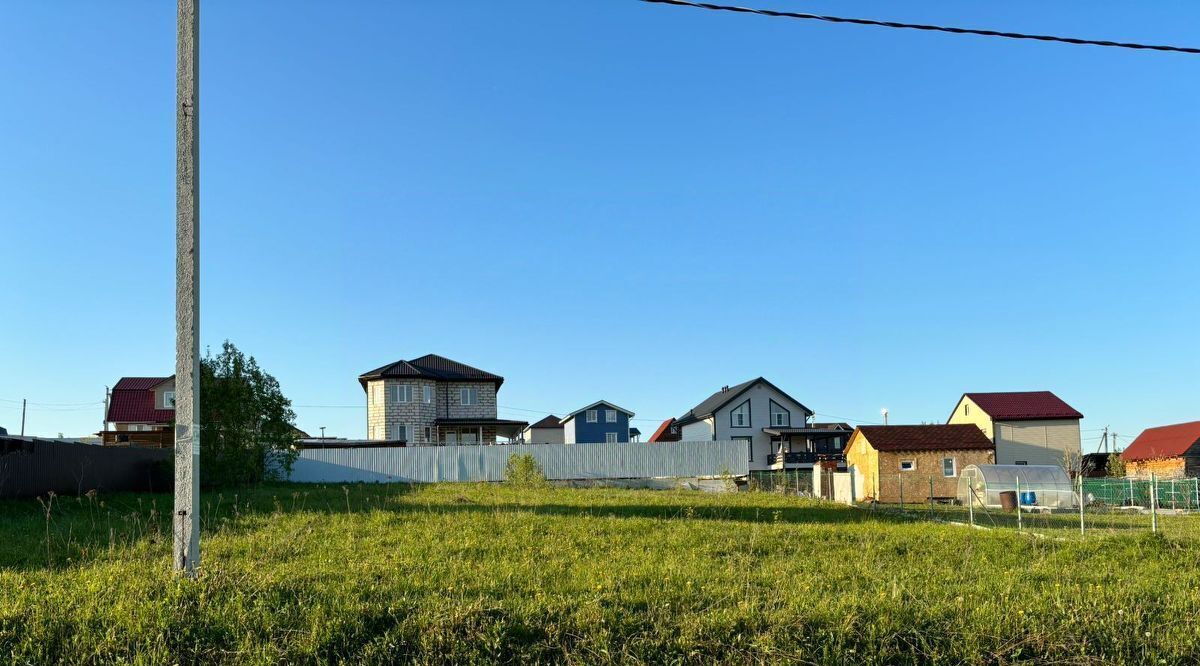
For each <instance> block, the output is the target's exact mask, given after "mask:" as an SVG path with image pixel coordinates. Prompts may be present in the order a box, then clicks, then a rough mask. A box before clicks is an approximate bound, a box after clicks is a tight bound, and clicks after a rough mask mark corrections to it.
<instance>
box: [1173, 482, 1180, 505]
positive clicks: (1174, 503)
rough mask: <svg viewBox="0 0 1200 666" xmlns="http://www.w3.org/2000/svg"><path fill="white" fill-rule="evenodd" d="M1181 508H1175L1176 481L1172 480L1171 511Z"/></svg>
mask: <svg viewBox="0 0 1200 666" xmlns="http://www.w3.org/2000/svg"><path fill="white" fill-rule="evenodd" d="M1177 508H1179V507H1177V506H1175V479H1171V510H1175V509H1177Z"/></svg>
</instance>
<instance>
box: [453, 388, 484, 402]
mask: <svg viewBox="0 0 1200 666" xmlns="http://www.w3.org/2000/svg"><path fill="white" fill-rule="evenodd" d="M458 402H459V404H460V405H462V406H463V407H474V406H476V405H478V404H479V389H477V388H475V387H474V386H463V387H461V388H460V389H458Z"/></svg>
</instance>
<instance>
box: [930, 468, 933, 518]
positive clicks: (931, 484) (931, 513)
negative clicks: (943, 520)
mask: <svg viewBox="0 0 1200 666" xmlns="http://www.w3.org/2000/svg"><path fill="white" fill-rule="evenodd" d="M929 517H930V518H933V477H932V476H931V477H929Z"/></svg>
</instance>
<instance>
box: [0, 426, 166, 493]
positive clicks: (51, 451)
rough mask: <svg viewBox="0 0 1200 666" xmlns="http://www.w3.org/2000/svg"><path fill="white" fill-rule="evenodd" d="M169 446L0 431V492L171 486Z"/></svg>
mask: <svg viewBox="0 0 1200 666" xmlns="http://www.w3.org/2000/svg"><path fill="white" fill-rule="evenodd" d="M170 457H171V451H170V450H168V449H142V448H131V447H110V446H93V445H90V444H79V443H77V442H66V441H62V440H48V439H38V438H33V437H0V498H5V499H7V498H14V497H37V496H38V495H44V494H46V493H48V492H51V491H53V492H55V493H57V494H60V495H82V494H83V493H86V492H87V491H89V490H98V491H104V492H115V491H148V490H154V491H158V492H163V491H165V490H169V489H170V474H169V472H167V471H165V470H167V469H168V468H166V467H164V466H163V465H162V464H161V463H164V462H165V461H167V460H169V459H170Z"/></svg>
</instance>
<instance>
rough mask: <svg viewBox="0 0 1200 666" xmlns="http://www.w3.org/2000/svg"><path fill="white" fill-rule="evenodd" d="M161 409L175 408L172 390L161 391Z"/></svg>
mask: <svg viewBox="0 0 1200 666" xmlns="http://www.w3.org/2000/svg"><path fill="white" fill-rule="evenodd" d="M163 409H175V392H174V391H163Z"/></svg>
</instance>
